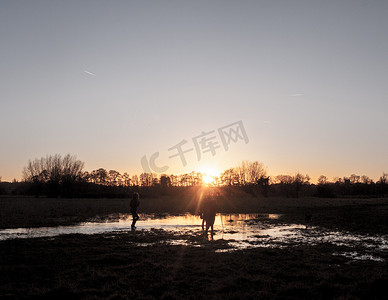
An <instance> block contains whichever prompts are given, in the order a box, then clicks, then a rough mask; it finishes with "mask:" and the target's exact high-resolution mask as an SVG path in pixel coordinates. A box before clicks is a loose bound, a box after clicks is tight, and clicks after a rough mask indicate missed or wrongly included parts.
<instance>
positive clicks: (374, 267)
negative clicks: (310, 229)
mask: <svg viewBox="0 0 388 300" xmlns="http://www.w3.org/2000/svg"><path fill="white" fill-rule="evenodd" d="M276 201H278V200H274V202H276ZM279 201H280V200H279ZM297 201H300V203H295V202H292V203H287V200H285V202H283V205H281V202H279V203H270V204H271V205H272V207H268V206H269V204H267V205H264V206H267V207H266V209H268V211H267V212H272V213H282V214H283V215H282V217H281V218H279V219H274V220H270V221H269V222H279V223H282V224H287V223H290V222H297V223H303V222H305V220H304V212H305V211H306V212H311V213H312V214H313V218H312V221H311V222H312V223H313V225H317V226H322V227H330V228H336V229H337V230H350V231H354V232H362V233H373V234H375V233H380V234H386V233H387V232H388V231H387V228H388V226H387V207H388V204H387V201H386V200H384V199H380V200H376V201H374V202H373V201H370V200H368V201H367V202H365V201H364V200H363V201H361V200H354V201H353V202H349V201H344V202H342V203H341V205H340V202H336V203H335V205H334V204H333V205H330V203H326V204H325V203H324V202H322V203H321V204H320V205H318V202H316V203H315V204H314V205H311V202H309V203H307V204H308V205H307V204H306V203H305V205H302V204H303V200H297ZM275 204H276V205H275ZM264 209H265V208H264V207H262V211H264ZM81 215H82V214H81ZM85 215H86V214H85ZM61 217H63V216H61ZM24 219H25V220H26V219H27V218H24ZM15 220H16V219H15ZM3 224H4V223H3ZM171 241H177V243H176V244H175V243H173V242H171ZM180 241H186V243H185V245H180V244H179V243H180ZM228 249H230V246H229V245H228V243H227V241H223V240H214V241H211V240H208V238H207V237H204V236H203V235H201V234H199V233H194V234H189V233H187V232H186V233H183V232H182V233H179V232H178V233H177V232H175V233H172V232H167V231H163V230H157V229H155V230H150V231H145V230H144V231H143V230H136V231H128V232H117V233H109V234H98V235H79V234H76V235H66V236H60V237H56V238H34V239H17V240H7V241H2V242H0V298H4V299H30V298H46V299H58V298H59V299H65V298H66V299H155V298H157V299H199V298H203V299H221V298H222V299H253V298H256V299H386V291H387V286H388V266H387V261H388V253H387V251H386V252H383V253H381V255H380V256H381V258H382V259H383V260H382V261H373V260H353V259H351V258H349V257H344V256H338V255H333V253H338V252H347V251H354V248H352V249H347V247H346V246H336V245H333V244H329V243H327V244H326V243H324V244H319V245H316V246H309V245H298V244H294V245H291V246H287V247H284V248H254V249H246V250H238V251H228Z"/></svg>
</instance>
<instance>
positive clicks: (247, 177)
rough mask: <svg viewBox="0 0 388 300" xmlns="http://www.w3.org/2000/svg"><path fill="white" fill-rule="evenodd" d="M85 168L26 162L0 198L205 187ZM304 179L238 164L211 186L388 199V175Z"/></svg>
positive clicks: (62, 160) (188, 180) (192, 179)
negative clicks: (7, 196)
mask: <svg viewBox="0 0 388 300" xmlns="http://www.w3.org/2000/svg"><path fill="white" fill-rule="evenodd" d="M83 168H84V163H83V162H82V161H80V160H78V159H77V158H76V156H72V155H70V154H68V155H66V156H64V157H62V156H61V155H59V154H55V155H47V156H46V157H42V158H39V159H38V158H36V159H34V160H30V161H29V162H28V163H27V165H26V166H25V167H24V169H23V180H22V182H20V183H18V182H13V183H4V182H1V181H0V194H10V193H13V194H27V195H35V196H37V197H39V196H48V197H127V196H128V195H130V193H131V192H133V191H135V190H136V191H139V190H141V191H153V192H154V193H166V191H167V190H170V191H171V190H173V189H174V188H175V189H177V188H184V187H198V186H203V185H205V182H204V177H203V176H204V174H202V173H200V172H194V171H193V172H190V173H186V174H181V175H173V174H169V175H168V174H155V173H141V174H140V175H132V176H130V175H129V174H128V173H127V172H124V173H123V174H121V173H120V172H118V171H116V170H106V169H104V168H99V169H97V170H92V171H90V172H88V171H84V170H83ZM310 180H311V178H310V177H309V176H308V175H307V174H306V175H304V174H301V173H299V172H298V173H296V174H294V175H277V176H269V175H268V171H267V168H266V167H265V166H264V165H263V164H262V163H260V162H258V161H254V162H250V161H242V162H241V163H240V164H238V165H237V166H236V167H233V168H229V169H227V170H225V171H223V172H222V173H221V174H220V175H219V176H214V177H213V181H212V182H211V183H210V184H207V185H210V186H213V187H220V188H222V187H233V188H236V189H241V190H243V191H245V192H247V193H249V194H251V195H253V196H263V197H269V196H285V197H300V196H317V197H346V196H358V195H360V196H385V195H387V194H388V174H387V173H383V175H382V176H381V177H380V178H379V180H378V181H376V182H374V181H373V180H372V179H370V178H369V177H368V176H366V175H362V176H359V175H356V174H352V175H350V176H349V177H342V178H339V177H336V178H333V180H332V181H329V179H328V178H327V177H326V176H324V175H321V176H320V177H319V178H318V182H317V183H316V184H313V183H311V182H310Z"/></svg>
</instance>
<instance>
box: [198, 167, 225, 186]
mask: <svg viewBox="0 0 388 300" xmlns="http://www.w3.org/2000/svg"><path fill="white" fill-rule="evenodd" d="M199 172H200V173H201V174H202V175H203V177H202V181H203V183H204V184H206V185H211V184H212V183H214V182H215V179H216V177H219V176H220V174H221V172H220V171H218V170H216V169H214V168H203V169H200V170H199Z"/></svg>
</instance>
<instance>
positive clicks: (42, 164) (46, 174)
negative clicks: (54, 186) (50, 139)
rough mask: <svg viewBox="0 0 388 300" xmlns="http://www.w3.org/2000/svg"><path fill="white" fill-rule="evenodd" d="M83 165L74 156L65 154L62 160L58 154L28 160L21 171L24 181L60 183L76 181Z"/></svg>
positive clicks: (80, 174) (79, 176) (80, 175)
mask: <svg viewBox="0 0 388 300" xmlns="http://www.w3.org/2000/svg"><path fill="white" fill-rule="evenodd" d="M83 167H84V163H83V162H82V161H80V160H78V159H77V158H76V157H75V156H72V155H70V154H67V155H66V156H65V157H63V158H62V156H61V155H60V154H55V155H47V156H46V157H42V158H40V159H38V158H36V159H34V160H33V161H31V160H29V161H28V164H27V166H26V167H24V169H23V179H24V181H28V182H32V181H34V180H39V181H40V182H50V183H61V182H64V181H66V182H69V181H76V180H78V179H80V178H81V177H82V169H83Z"/></svg>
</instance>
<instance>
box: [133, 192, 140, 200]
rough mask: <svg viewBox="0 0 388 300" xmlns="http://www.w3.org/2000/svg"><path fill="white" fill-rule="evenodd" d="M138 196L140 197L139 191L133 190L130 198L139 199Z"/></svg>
mask: <svg viewBox="0 0 388 300" xmlns="http://www.w3.org/2000/svg"><path fill="white" fill-rule="evenodd" d="M139 198H140V196H139V193H137V192H134V193H133V195H132V199H133V200H139Z"/></svg>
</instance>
